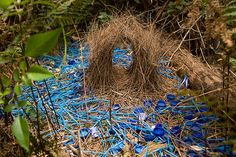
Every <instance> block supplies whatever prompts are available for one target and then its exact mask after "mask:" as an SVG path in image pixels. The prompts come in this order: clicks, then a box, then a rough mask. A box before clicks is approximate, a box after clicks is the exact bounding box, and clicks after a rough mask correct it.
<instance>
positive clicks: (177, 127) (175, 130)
mask: <svg viewBox="0 0 236 157" xmlns="http://www.w3.org/2000/svg"><path fill="white" fill-rule="evenodd" d="M170 132H171V133H172V134H173V135H178V134H179V133H180V132H181V128H180V127H179V126H174V127H172V128H171V129H170Z"/></svg>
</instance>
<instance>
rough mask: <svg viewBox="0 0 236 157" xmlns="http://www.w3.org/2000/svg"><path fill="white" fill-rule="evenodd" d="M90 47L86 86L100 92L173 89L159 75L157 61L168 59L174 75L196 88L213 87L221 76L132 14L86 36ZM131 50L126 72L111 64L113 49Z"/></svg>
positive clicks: (168, 82)
mask: <svg viewBox="0 0 236 157" xmlns="http://www.w3.org/2000/svg"><path fill="white" fill-rule="evenodd" d="M87 42H88V43H89V45H90V56H89V63H90V67H89V69H88V73H87V74H88V75H87V76H88V84H89V86H91V87H93V88H94V89H99V90H101V89H102V90H110V89H117V90H121V89H122V90H129V91H135V92H147V91H149V92H154V91H160V90H167V91H168V90H173V85H172V84H171V80H168V79H167V78H165V77H162V76H161V75H159V74H158V72H157V68H158V64H157V61H158V59H159V58H160V57H167V58H169V59H170V60H171V62H172V64H171V65H172V67H169V68H171V69H174V70H175V72H176V73H181V74H182V75H183V74H187V75H188V76H189V80H190V82H193V85H194V86H195V87H196V88H198V89H199V88H209V87H214V86H215V84H219V83H221V82H222V80H221V77H220V73H219V72H218V71H217V70H216V69H213V68H212V69H210V68H209V67H207V66H206V65H205V64H203V63H202V62H201V61H200V59H198V58H196V57H194V56H192V55H191V53H190V52H189V51H188V50H187V49H185V48H184V46H182V43H181V42H180V41H179V40H176V39H174V38H171V37H168V35H167V34H166V33H164V32H162V31H161V30H159V29H157V28H155V26H154V25H152V24H149V25H148V24H146V25H144V24H142V23H141V22H139V20H138V19H137V18H136V17H134V16H131V15H127V16H126V15H123V16H119V17H116V18H114V19H113V20H111V21H110V22H108V23H106V24H104V25H103V26H102V27H100V28H98V27H96V26H95V25H94V27H92V30H91V31H90V32H89V34H88V36H87ZM127 46H131V48H132V50H133V51H132V57H133V63H132V65H131V66H130V67H129V68H128V69H124V68H121V67H115V66H113V64H112V52H113V50H114V48H115V47H127Z"/></svg>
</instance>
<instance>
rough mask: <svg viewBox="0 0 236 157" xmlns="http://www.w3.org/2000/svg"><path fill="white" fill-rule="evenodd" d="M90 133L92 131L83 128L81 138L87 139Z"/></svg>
mask: <svg viewBox="0 0 236 157" xmlns="http://www.w3.org/2000/svg"><path fill="white" fill-rule="evenodd" d="M89 133H90V130H89V129H88V128H82V129H81V130H80V138H81V139H82V140H84V139H86V138H87V137H88V135H89Z"/></svg>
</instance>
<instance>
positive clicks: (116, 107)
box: [112, 104, 120, 110]
mask: <svg viewBox="0 0 236 157" xmlns="http://www.w3.org/2000/svg"><path fill="white" fill-rule="evenodd" d="M112 109H113V110H119V109H120V104H113V105H112Z"/></svg>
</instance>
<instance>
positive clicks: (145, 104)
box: [143, 99, 153, 108]
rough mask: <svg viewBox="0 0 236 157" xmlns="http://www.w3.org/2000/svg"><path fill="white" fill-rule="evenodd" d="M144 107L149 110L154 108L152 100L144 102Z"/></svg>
mask: <svg viewBox="0 0 236 157" xmlns="http://www.w3.org/2000/svg"><path fill="white" fill-rule="evenodd" d="M143 105H144V106H145V107H147V108H150V107H151V106H153V102H152V100H150V99H148V100H144V102H143Z"/></svg>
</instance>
